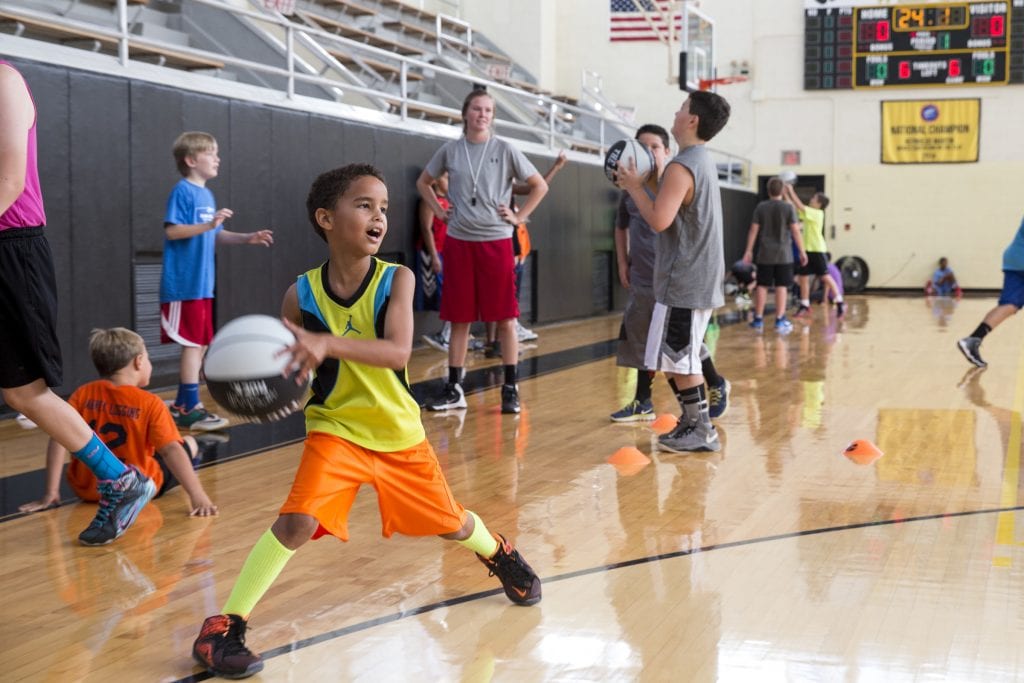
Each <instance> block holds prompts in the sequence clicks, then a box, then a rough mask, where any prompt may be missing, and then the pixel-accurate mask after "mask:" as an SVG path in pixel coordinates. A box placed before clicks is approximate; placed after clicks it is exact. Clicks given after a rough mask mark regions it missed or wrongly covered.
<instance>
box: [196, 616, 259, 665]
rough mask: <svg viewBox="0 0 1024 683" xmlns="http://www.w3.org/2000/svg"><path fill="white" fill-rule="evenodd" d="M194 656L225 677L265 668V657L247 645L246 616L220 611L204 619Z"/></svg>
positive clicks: (201, 663)
mask: <svg viewBox="0 0 1024 683" xmlns="http://www.w3.org/2000/svg"><path fill="white" fill-rule="evenodd" d="M192 657H193V659H195V660H196V661H197V662H199V664H200V665H201V666H202V667H203V668H205V669H206V670H207V671H209V672H210V673H212V674H214V675H215V676H220V677H221V678H248V677H249V676H252V675H253V674H255V673H258V672H260V671H262V670H263V660H262V659H260V656H259V655H257V654H253V653H252V652H251V651H250V650H249V648H247V647H246V646H245V619H243V618H242V617H240V616H238V615H237V614H218V615H216V616H213V617H209V618H208V619H207V620H206V621H204V622H203V629H202V630H201V631H200V632H199V637H198V638H196V642H195V643H193V645H192Z"/></svg>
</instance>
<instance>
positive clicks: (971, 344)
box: [956, 337, 988, 368]
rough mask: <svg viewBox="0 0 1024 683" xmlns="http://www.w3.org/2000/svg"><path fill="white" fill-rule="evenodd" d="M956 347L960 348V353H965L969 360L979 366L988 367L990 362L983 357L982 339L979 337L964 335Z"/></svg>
mask: <svg viewBox="0 0 1024 683" xmlns="http://www.w3.org/2000/svg"><path fill="white" fill-rule="evenodd" d="M956 347H957V348H958V349H960V353H962V354H964V357H965V358H967V360H969V361H971V362H972V363H974V364H975V365H977V366H978V367H979V368H987V367H988V363H986V362H985V361H983V360H982V359H981V353H980V351H981V340H980V339H978V338H977V337H964V338H963V339H961V340H960V341H958V342H957V343H956Z"/></svg>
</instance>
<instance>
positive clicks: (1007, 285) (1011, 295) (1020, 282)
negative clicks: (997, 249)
mask: <svg viewBox="0 0 1024 683" xmlns="http://www.w3.org/2000/svg"><path fill="white" fill-rule="evenodd" d="M1003 304H1011V305H1013V306H1016V307H1017V308H1024V270H1004V271H1003V291H1002V292H1001V293H1000V294H999V305H1000V306H1002V305H1003Z"/></svg>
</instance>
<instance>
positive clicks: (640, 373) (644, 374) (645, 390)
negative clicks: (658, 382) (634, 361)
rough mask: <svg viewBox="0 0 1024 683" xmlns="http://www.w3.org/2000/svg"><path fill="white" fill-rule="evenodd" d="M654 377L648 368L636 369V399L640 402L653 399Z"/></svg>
mask: <svg viewBox="0 0 1024 683" xmlns="http://www.w3.org/2000/svg"><path fill="white" fill-rule="evenodd" d="M653 381H654V378H653V377H651V373H649V372H648V371H647V370H637V371H636V397H635V398H636V400H637V401H639V402H640V403H644V402H645V401H650V400H651V383H652V382H653Z"/></svg>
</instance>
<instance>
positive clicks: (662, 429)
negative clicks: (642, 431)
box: [651, 413, 679, 434]
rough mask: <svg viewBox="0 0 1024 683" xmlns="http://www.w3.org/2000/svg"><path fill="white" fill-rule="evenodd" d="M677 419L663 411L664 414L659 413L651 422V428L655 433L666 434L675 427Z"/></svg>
mask: <svg viewBox="0 0 1024 683" xmlns="http://www.w3.org/2000/svg"><path fill="white" fill-rule="evenodd" d="M678 421H679V420H678V418H676V416H675V415H670V414H668V413H665V414H664V415H659V416H658V417H657V419H656V420H654V422H652V423H651V429H652V430H653V431H654V433H655V434H668V433H669V432H671V431H672V430H673V429H675V426H676V422H678Z"/></svg>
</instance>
